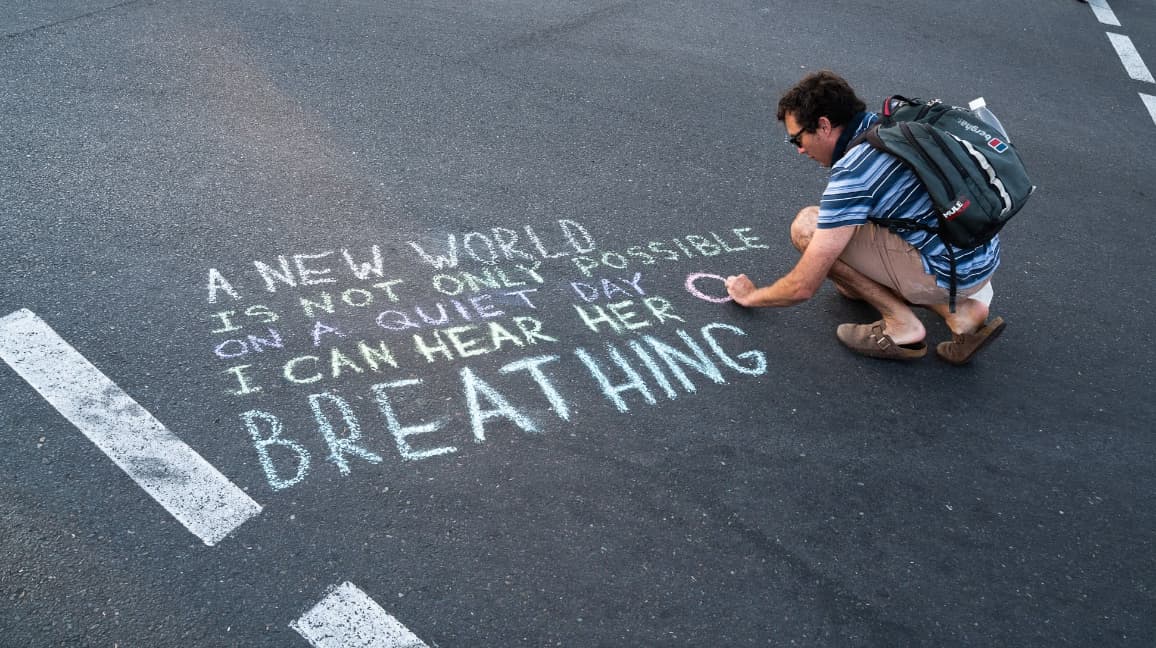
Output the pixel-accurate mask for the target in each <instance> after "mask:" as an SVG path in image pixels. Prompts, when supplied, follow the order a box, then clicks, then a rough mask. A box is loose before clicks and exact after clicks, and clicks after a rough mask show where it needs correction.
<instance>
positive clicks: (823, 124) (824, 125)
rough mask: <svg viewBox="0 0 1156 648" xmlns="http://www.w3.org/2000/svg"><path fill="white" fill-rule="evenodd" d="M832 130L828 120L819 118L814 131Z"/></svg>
mask: <svg viewBox="0 0 1156 648" xmlns="http://www.w3.org/2000/svg"><path fill="white" fill-rule="evenodd" d="M832 128H833V126H832V125H831V120H830V119H827V118H826V117H820V118H819V123H818V125H817V127H816V128H815V130H817V131H821V132H830V131H831V129H832Z"/></svg>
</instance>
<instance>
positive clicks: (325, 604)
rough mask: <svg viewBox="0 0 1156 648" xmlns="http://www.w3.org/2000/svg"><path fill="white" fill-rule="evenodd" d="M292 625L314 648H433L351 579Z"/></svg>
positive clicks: (329, 593)
mask: <svg viewBox="0 0 1156 648" xmlns="http://www.w3.org/2000/svg"><path fill="white" fill-rule="evenodd" d="M289 627H290V628H293V629H294V630H296V631H297V633H298V634H300V635H301V636H302V637H305V640H306V641H308V642H309V645H311V646H313V647H314V648H354V647H356V648H429V646H427V645H426V644H425V642H424V641H422V640H421V639H418V638H417V635H415V634H414V633H412V632H410V631H409V629H408V628H406V627H405V626H403V625H402V624H401V622H400V621H398V620H397V619H395V618H393V617H392V616H390V615H389V613H388V612H386V611H385V610H383V609H382V607H381V606H380V605H378V604H377V602H376V601H374V600H373V599H371V598H369V595H368V594H366V593H365V592H363V591H361V590H360V589H358V588H357V586H355V585H354V584H353V583H350V582H345V583H342V584H340V585H337V586H336V587H333V588H330V590H329V592H328V593H327V594H326V595H325V597H324V598H322V599H321V601H319V602H318V603H317V605H314V606H313V607H312V608H311V609H310V610H309V611H308V612H306V613H305V614H303V615H301V618H299V619H297V620H296V621H294V622H292V623H290V624H289Z"/></svg>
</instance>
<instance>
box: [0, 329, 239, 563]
mask: <svg viewBox="0 0 1156 648" xmlns="http://www.w3.org/2000/svg"><path fill="white" fill-rule="evenodd" d="M0 359H3V360H4V361H5V362H7V363H8V364H9V365H10V366H11V367H12V368H13V369H14V370H16V373H18V374H20V376H21V377H22V378H24V380H26V381H28V384H30V385H32V388H33V389H35V390H36V391H37V392H39V393H40V395H41V396H43V397H44V398H45V400H47V401H48V402H49V403H50V404H51V405H52V406H53V407H55V408H56V410H57V411H59V412H60V413H61V414H62V415H64V417H65V418H66V419H68V420H69V421H71V422H72V424H73V425H75V426H76V427H77V428H79V429H80V431H81V432H82V433H84V435H85V436H86V437H88V438H89V440H91V441H92V442H93V443H95V444H96V447H98V448H100V449H101V451H103V452H104V453H105V454H106V455H108V457H109V458H110V459H112V461H113V462H114V463H115V464H116V465H118V466H120V467H121V469H123V470H124V471H125V472H126V473H128V476H129V477H131V478H132V479H133V481H135V482H136V483H137V484H138V485H140V487H141V488H143V489H144V490H145V492H147V493H148V494H149V495H151V496H152V497H153V499H155V500H156V501H157V502H158V503H160V505H161V506H163V507H165V509H166V510H167V511H168V512H169V513H171V514H172V516H173V517H175V518H176V519H177V520H178V521H180V523H181V524H183V525H185V527H186V528H187V529H188V530H189V531H191V532H192V533H193V534H194V535H196V536H197V537H199V538H200V539H201V540H202V541H204V543H205V544H207V545H209V546H213V545H214V544H216V543H217V542H219V541H220V540H222V539H223V538H224V537H225V536H227V535H229V533H231V532H232V531H233V529H236V528H237V527H238V526H240V525H241V524H242V523H244V522H245V521H246V520H248V519H249V518H251V517H253V516H255V515H257V514H258V513H260V512H261V505H259V504H257V502H254V501H253V500H252V499H251V498H250V497H249V496H248V495H246V494H245V492H244V491H242V490H241V489H240V488H238V487H237V485H236V484H234V483H233V482H231V481H229V480H228V479H227V478H226V477H225V476H224V475H222V474H221V473H220V472H218V471H217V469H216V468H214V467H213V466H212V465H211V464H210V463H209V462H207V461H205V459H204V457H202V456H201V455H199V454H197V452H196V451H195V450H193V449H192V448H190V447H189V446H188V445H186V444H185V443H184V442H183V441H181V440H180V439H178V438H177V437H176V435H174V434H173V433H172V432H169V431H168V429H166V428H165V426H164V425H162V424H161V422H160V421H158V420H156V418H154V417H153V415H152V414H149V413H148V411H147V410H145V409H144V408H143V407H141V406H140V405H139V404H137V402H136V401H134V400H133V399H132V398H131V397H130V396H129V395H128V394H126V393H124V391H123V390H121V388H120V387H117V386H116V383H114V382H112V380H110V379H109V378H108V376H106V375H104V374H103V373H101V371H100V370H99V369H97V368H96V367H94V366H93V365H92V363H90V362H89V361H88V360H87V359H85V357H84V356H82V355H81V354H80V352H79V351H77V350H76V349H74V348H72V346H70V345H69V344H68V343H67V342H65V341H64V339H63V338H61V337H60V336H59V335H57V334H56V331H53V330H52V328H51V327H49V326H48V324H46V323H45V322H44V321H43V320H41V319H40V318H39V317H37V316H36V314H35V313H33V312H32V311H30V310H27V309H24V310H19V311H16V312H15V313H12V314H10V315H7V316H5V317H3V318H0Z"/></svg>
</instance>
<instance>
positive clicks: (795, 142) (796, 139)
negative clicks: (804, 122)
mask: <svg viewBox="0 0 1156 648" xmlns="http://www.w3.org/2000/svg"><path fill="white" fill-rule="evenodd" d="M806 130H807V128H806V127H805V126H804V127H803V128H800V129H799V132H797V133H795V134H794V135H791V134H790V133H791V131H787V136H786V137H784V138H783V141H784V142H786V143H787V144H790V145H791V146H793V147H795V148H802V147H803V133H804V132H805V131H806Z"/></svg>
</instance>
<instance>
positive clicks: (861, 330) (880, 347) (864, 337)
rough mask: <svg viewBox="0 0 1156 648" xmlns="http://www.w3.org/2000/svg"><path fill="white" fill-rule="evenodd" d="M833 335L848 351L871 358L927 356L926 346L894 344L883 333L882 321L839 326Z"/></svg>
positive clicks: (915, 357) (901, 358)
mask: <svg viewBox="0 0 1156 648" xmlns="http://www.w3.org/2000/svg"><path fill="white" fill-rule="evenodd" d="M835 335H836V336H838V338H839V341H840V342H842V343H843V344H844V345H845V346H846V347H847V348H848V349H851V350H852V351H854V352H855V353H859V354H861V355H865V356H868V357H871V358H882V359H884V360H918V359H919V358H922V357H923V356H925V355H927V345H926V344H924V343H923V342H917V343H915V344H896V343H895V340H892V339H891V336H889V335H887V334H886V333H884V332H883V320H879V321H878V322H872V323H871V324H840V325H839V328H837V329H835Z"/></svg>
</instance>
